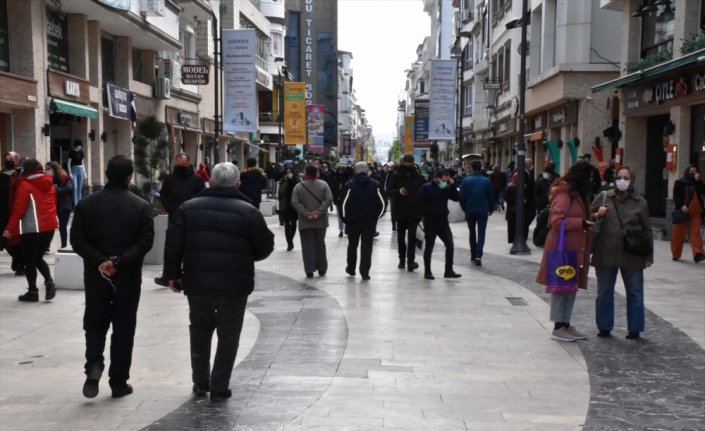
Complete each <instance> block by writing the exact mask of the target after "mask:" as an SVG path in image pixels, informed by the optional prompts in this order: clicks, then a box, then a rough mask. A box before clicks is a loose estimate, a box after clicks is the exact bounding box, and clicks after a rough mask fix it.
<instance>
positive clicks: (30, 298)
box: [17, 290, 39, 302]
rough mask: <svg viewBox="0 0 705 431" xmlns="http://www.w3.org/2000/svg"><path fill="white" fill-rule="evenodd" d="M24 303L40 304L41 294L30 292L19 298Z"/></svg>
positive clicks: (34, 291)
mask: <svg viewBox="0 0 705 431" xmlns="http://www.w3.org/2000/svg"><path fill="white" fill-rule="evenodd" d="M17 299H18V300H19V301H22V302H39V292H38V291H36V290H28V291H27V292H26V293H24V294H22V295H20V296H18V297H17Z"/></svg>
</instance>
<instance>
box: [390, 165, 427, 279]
mask: <svg viewBox="0 0 705 431" xmlns="http://www.w3.org/2000/svg"><path fill="white" fill-rule="evenodd" d="M423 184H424V178H423V177H422V176H421V173H419V171H418V169H416V167H415V166H414V156H412V155H406V156H404V158H403V159H402V164H401V166H399V168H398V169H397V170H396V172H395V173H394V175H393V176H392V180H391V181H389V186H388V188H387V194H388V196H389V199H392V200H393V201H394V203H393V205H394V209H395V211H396V219H397V247H398V249H399V266H398V267H397V268H399V269H402V268H404V267H405V266H406V268H407V271H409V272H412V271H413V270H415V269H416V268H418V267H419V264H418V263H416V262H415V259H416V248H415V247H414V245H415V244H416V228H417V227H418V226H419V222H421V217H422V216H423V213H422V212H421V209H420V207H419V204H418V202H417V201H416V194H417V193H418V192H419V189H420V188H421V186H422V185H423ZM404 259H406V261H405V260H404ZM405 264H406V265H405Z"/></svg>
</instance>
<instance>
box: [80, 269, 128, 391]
mask: <svg viewBox="0 0 705 431" xmlns="http://www.w3.org/2000/svg"><path fill="white" fill-rule="evenodd" d="M86 271H88V270H86ZM91 272H94V273H95V274H92V276H90V281H88V280H87V281H86V289H85V295H86V311H85V313H84V314H83V330H84V331H86V365H85V368H86V375H88V374H89V373H90V372H91V371H92V370H94V369H99V370H102V369H103V368H104V367H105V365H104V364H105V358H104V356H103V351H104V350H105V337H106V335H107V333H108V329H109V328H110V325H111V324H112V325H113V333H112V335H111V337H110V370H109V371H108V375H109V376H110V387H111V388H118V387H123V386H125V385H126V384H127V380H129V378H130V366H131V365H132V348H133V345H134V341H135V328H136V327H137V307H138V306H139V302H140V293H141V288H140V284H139V282H136V281H135V277H130V278H129V279H127V280H126V278H127V277H124V275H123V274H120V273H119V272H118V273H117V274H116V275H114V276H113V277H112V281H113V284H114V285H115V286H116V288H115V289H113V287H112V286H111V285H110V283H109V282H108V281H107V280H104V279H103V278H102V277H100V275H98V273H97V271H94V270H92V271H91ZM88 277H89V276H86V279H88Z"/></svg>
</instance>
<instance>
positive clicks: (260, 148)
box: [245, 142, 269, 151]
mask: <svg viewBox="0 0 705 431" xmlns="http://www.w3.org/2000/svg"><path fill="white" fill-rule="evenodd" d="M245 143H246V144H247V145H249V146H250V147H253V148H257V149H258V150H260V151H269V150H268V149H266V148H262V147H260V146H258V145H255V144H253V143H251V142H245Z"/></svg>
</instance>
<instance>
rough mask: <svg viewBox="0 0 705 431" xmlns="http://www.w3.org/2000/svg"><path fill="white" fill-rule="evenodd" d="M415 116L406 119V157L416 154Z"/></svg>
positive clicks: (408, 116)
mask: <svg viewBox="0 0 705 431" xmlns="http://www.w3.org/2000/svg"><path fill="white" fill-rule="evenodd" d="M413 138H414V116H413V115H407V116H405V117H404V155H407V154H414V139H413Z"/></svg>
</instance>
